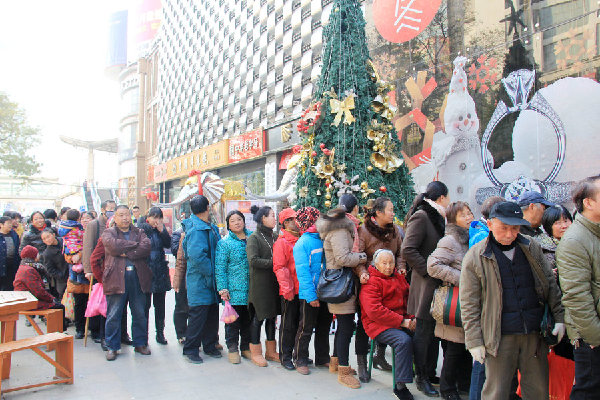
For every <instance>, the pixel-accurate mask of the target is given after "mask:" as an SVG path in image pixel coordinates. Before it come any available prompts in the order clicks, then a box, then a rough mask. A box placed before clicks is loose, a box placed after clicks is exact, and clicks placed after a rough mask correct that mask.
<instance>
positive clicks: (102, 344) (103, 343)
mask: <svg viewBox="0 0 600 400" xmlns="http://www.w3.org/2000/svg"><path fill="white" fill-rule="evenodd" d="M100 347H102V350H104V351H108V346H107V345H106V340H104V338H102V339H100Z"/></svg>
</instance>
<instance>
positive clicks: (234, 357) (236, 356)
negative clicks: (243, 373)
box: [228, 351, 242, 364]
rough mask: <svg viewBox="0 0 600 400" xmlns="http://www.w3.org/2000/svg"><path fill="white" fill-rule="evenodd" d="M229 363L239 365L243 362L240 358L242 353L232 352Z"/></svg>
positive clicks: (229, 355)
mask: <svg viewBox="0 0 600 400" xmlns="http://www.w3.org/2000/svg"><path fill="white" fill-rule="evenodd" d="M228 358H229V362H230V363H232V364H239V363H241V362H242V359H241V358H240V353H239V352H237V351H230V352H229V354H228Z"/></svg>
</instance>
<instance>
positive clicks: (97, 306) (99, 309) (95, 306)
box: [85, 283, 106, 318]
mask: <svg viewBox="0 0 600 400" xmlns="http://www.w3.org/2000/svg"><path fill="white" fill-rule="evenodd" d="M99 314H102V315H103V316H104V317H106V297H105V296H104V288H103V287H102V284H101V283H96V284H94V287H93V288H92V294H90V298H89V299H88V303H87V308H86V309H85V316H86V317H87V318H89V317H95V316H96V315H99Z"/></svg>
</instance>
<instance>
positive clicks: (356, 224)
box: [346, 213, 360, 253]
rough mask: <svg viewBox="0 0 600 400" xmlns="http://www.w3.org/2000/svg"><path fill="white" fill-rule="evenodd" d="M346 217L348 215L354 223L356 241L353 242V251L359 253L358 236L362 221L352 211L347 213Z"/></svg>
mask: <svg viewBox="0 0 600 400" xmlns="http://www.w3.org/2000/svg"><path fill="white" fill-rule="evenodd" d="M346 217H348V219H349V220H350V221H352V223H353V224H354V242H353V243H352V252H353V253H358V244H359V242H360V239H359V237H358V226H359V225H360V221H359V220H358V218H356V217H355V216H354V215H352V214H350V213H346Z"/></svg>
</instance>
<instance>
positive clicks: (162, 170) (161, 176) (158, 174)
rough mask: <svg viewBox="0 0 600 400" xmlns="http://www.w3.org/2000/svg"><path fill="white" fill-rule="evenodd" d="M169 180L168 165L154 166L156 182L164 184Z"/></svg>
mask: <svg viewBox="0 0 600 400" xmlns="http://www.w3.org/2000/svg"><path fill="white" fill-rule="evenodd" d="M166 180H167V163H162V164H159V165H156V166H154V182H164V181H166Z"/></svg>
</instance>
